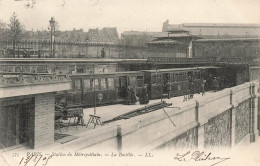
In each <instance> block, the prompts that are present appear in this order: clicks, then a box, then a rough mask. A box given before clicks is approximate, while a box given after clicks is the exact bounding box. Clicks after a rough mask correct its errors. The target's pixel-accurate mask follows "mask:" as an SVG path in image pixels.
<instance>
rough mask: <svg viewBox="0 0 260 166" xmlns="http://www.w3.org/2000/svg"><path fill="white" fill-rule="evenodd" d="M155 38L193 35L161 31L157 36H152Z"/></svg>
mask: <svg viewBox="0 0 260 166" xmlns="http://www.w3.org/2000/svg"><path fill="white" fill-rule="evenodd" d="M154 37H155V38H179V37H193V36H192V35H190V34H188V33H169V34H168V33H166V34H165V33H161V34H158V35H157V36H154Z"/></svg>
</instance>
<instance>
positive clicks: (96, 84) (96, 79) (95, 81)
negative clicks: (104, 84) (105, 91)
mask: <svg viewBox="0 0 260 166" xmlns="http://www.w3.org/2000/svg"><path fill="white" fill-rule="evenodd" d="M94 87H95V90H99V81H98V78H95V79H94Z"/></svg>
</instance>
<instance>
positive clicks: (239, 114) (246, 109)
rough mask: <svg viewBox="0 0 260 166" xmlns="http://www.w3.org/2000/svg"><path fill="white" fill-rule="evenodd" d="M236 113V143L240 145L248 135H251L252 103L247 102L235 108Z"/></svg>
mask: <svg viewBox="0 0 260 166" xmlns="http://www.w3.org/2000/svg"><path fill="white" fill-rule="evenodd" d="M234 111H235V113H236V116H235V117H236V122H235V143H236V144H237V143H239V142H240V141H241V140H242V139H243V138H244V137H245V136H246V135H247V134H249V114H250V102H249V100H245V101H243V102H242V103H240V104H238V106H237V107H235V108H234Z"/></svg>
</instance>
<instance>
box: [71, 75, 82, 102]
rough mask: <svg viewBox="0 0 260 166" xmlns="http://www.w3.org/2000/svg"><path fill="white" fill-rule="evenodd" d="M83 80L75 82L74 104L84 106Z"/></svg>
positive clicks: (75, 80)
mask: <svg viewBox="0 0 260 166" xmlns="http://www.w3.org/2000/svg"><path fill="white" fill-rule="evenodd" d="M82 96H83V94H82V80H81V79H80V78H78V79H74V81H73V104H82Z"/></svg>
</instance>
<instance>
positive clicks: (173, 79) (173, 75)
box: [172, 74, 175, 82]
mask: <svg viewBox="0 0 260 166" xmlns="http://www.w3.org/2000/svg"><path fill="white" fill-rule="evenodd" d="M172 82H175V74H172Z"/></svg>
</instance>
